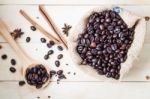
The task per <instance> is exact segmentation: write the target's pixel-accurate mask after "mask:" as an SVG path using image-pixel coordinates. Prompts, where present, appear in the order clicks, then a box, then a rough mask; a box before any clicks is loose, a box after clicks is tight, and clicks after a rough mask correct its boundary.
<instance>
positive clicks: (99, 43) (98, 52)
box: [76, 10, 134, 79]
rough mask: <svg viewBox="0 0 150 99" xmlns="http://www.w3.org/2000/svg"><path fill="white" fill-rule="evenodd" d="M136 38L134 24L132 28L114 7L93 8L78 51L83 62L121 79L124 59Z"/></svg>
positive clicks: (79, 42) (79, 41)
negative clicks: (101, 9)
mask: <svg viewBox="0 0 150 99" xmlns="http://www.w3.org/2000/svg"><path fill="white" fill-rule="evenodd" d="M133 39H134V28H128V26H127V24H126V23H125V22H124V21H123V19H122V18H121V17H120V15H119V14H118V13H116V12H114V11H112V10H104V11H102V12H93V13H92V14H91V15H90V16H89V18H88V19H87V24H86V27H85V30H84V32H83V33H81V34H80V35H79V37H78V44H77V47H76V51H77V53H78V54H79V55H80V57H81V58H82V59H83V61H82V64H87V65H89V66H91V67H93V68H94V69H95V70H96V71H97V72H98V73H99V74H100V75H105V76H106V77H108V78H110V77H111V78H114V79H119V77H120V69H121V63H123V62H125V61H126V59H127V52H128V49H129V48H130V46H131V44H132V42H133Z"/></svg>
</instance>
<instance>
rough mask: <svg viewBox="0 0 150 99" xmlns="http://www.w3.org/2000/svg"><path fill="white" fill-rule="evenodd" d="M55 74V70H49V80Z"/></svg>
mask: <svg viewBox="0 0 150 99" xmlns="http://www.w3.org/2000/svg"><path fill="white" fill-rule="evenodd" d="M55 74H56V71H55V70H51V71H50V78H51V77H53V75H55Z"/></svg>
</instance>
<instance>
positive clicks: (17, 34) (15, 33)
mask: <svg viewBox="0 0 150 99" xmlns="http://www.w3.org/2000/svg"><path fill="white" fill-rule="evenodd" d="M23 34H24V32H22V31H21V29H15V30H14V31H13V32H11V36H12V37H13V38H14V39H15V40H16V39H17V38H20V37H21V36H22V35H23Z"/></svg>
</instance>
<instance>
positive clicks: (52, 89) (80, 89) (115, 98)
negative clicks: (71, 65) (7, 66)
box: [0, 82, 150, 99]
mask: <svg viewBox="0 0 150 99" xmlns="http://www.w3.org/2000/svg"><path fill="white" fill-rule="evenodd" d="M6 89H8V90H6ZM149 89H150V83H143V82H140V83H137V82H133V83H128V82H124V83H104V82H83V83H81V82H80V83H79V82H61V83H60V84H58V85H57V84H56V82H52V83H51V84H50V85H49V86H48V88H47V89H45V90H42V91H33V90H30V89H28V87H27V86H26V85H25V86H23V87H19V85H18V82H1V83H0V96H1V98H2V99H10V98H11V99H36V98H37V96H40V97H41V98H40V99H48V98H47V96H51V98H52V99H110V98H111V99H120V98H121V99H147V98H148V97H150V94H149Z"/></svg>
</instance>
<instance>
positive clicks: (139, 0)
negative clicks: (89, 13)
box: [0, 0, 150, 5]
mask: <svg viewBox="0 0 150 99" xmlns="http://www.w3.org/2000/svg"><path fill="white" fill-rule="evenodd" d="M0 4H65V5H66V4H73V5H74V4H150V2H149V0H92V1H91V0H61V1H59V2H57V1H56V0H13V1H12V0H1V1H0Z"/></svg>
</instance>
